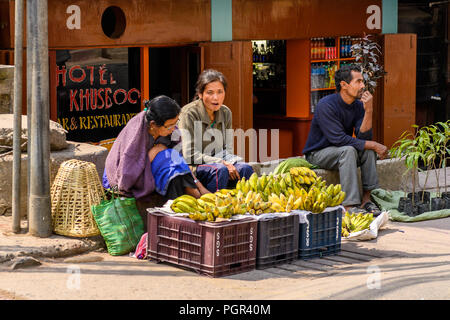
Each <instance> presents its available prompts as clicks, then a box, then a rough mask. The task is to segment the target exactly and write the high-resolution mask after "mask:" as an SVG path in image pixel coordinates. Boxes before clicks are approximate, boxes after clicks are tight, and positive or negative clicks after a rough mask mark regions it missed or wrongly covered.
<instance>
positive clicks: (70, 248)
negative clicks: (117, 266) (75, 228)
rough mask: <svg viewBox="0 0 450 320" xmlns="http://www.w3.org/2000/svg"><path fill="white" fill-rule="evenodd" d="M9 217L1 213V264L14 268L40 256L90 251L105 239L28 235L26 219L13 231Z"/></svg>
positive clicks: (101, 246) (59, 255)
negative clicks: (19, 229) (18, 230)
mask: <svg viewBox="0 0 450 320" xmlns="http://www.w3.org/2000/svg"><path fill="white" fill-rule="evenodd" d="M11 226H12V217H11V216H0V264H6V265H11V267H13V266H14V264H15V263H19V264H16V266H15V267H18V266H19V265H21V264H23V265H24V266H27V264H33V261H35V260H34V259H36V260H39V258H61V257H69V256H73V255H78V254H82V253H86V252H90V251H96V250H99V251H102V250H104V248H106V246H105V242H104V240H103V238H102V236H100V235H99V236H96V237H89V238H75V237H65V236H59V235H55V234H53V235H52V236H50V237H48V238H39V237H34V236H31V235H30V234H28V233H27V232H26V230H27V221H22V224H21V228H22V232H21V233H18V234H15V233H13V232H12V229H11Z"/></svg>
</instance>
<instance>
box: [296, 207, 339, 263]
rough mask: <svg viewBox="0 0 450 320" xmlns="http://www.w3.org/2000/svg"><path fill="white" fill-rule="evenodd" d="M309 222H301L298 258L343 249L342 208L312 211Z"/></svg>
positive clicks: (307, 257)
mask: <svg viewBox="0 0 450 320" xmlns="http://www.w3.org/2000/svg"><path fill="white" fill-rule="evenodd" d="M307 219H308V223H302V224H300V228H299V244H298V248H299V249H298V258H299V259H302V260H307V259H311V258H317V257H323V256H329V255H334V254H337V253H339V252H340V251H341V229H342V210H341V209H336V210H333V211H330V212H324V213H318V214H314V213H310V214H308V215H307Z"/></svg>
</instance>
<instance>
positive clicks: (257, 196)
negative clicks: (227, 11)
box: [242, 190, 273, 215]
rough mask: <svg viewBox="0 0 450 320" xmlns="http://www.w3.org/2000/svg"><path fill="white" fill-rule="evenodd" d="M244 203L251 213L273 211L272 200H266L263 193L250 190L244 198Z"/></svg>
mask: <svg viewBox="0 0 450 320" xmlns="http://www.w3.org/2000/svg"><path fill="white" fill-rule="evenodd" d="M242 200H243V203H244V205H245V206H246V210H247V212H248V213H250V214H256V215H258V214H262V213H269V212H273V211H272V210H271V209H270V205H271V203H270V202H267V201H264V200H263V199H262V196H261V193H258V192H254V191H252V190H250V191H249V192H248V193H247V194H246V195H245V196H243V198H242Z"/></svg>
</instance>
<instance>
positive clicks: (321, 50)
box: [320, 38, 325, 60]
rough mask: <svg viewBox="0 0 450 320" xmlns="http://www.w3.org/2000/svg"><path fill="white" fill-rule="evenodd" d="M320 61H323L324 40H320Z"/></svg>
mask: <svg viewBox="0 0 450 320" xmlns="http://www.w3.org/2000/svg"><path fill="white" fill-rule="evenodd" d="M320 59H322V60H323V59H325V38H321V42H320Z"/></svg>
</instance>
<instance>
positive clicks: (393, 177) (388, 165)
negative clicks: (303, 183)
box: [249, 158, 419, 191]
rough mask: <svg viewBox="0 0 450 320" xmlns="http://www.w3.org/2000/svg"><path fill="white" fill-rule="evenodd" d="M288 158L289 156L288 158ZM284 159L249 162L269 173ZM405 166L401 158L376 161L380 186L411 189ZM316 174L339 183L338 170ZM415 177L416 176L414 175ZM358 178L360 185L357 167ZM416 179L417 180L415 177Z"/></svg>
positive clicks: (392, 188)
mask: <svg viewBox="0 0 450 320" xmlns="http://www.w3.org/2000/svg"><path fill="white" fill-rule="evenodd" d="M288 159H290V158H288ZM284 160H286V159H279V160H272V161H268V162H263V163H258V162H251V163H249V164H250V165H251V166H252V168H253V170H254V171H255V172H256V173H257V174H258V175H262V174H264V173H265V174H269V173H270V172H272V171H273V170H274V169H275V168H276V167H277V166H278V164H280V163H281V162H283V161H284ZM406 170H407V168H406V166H405V163H404V160H403V159H387V160H378V161H377V172H378V180H379V185H380V188H382V189H386V190H405V189H406V191H410V190H412V183H411V180H412V179H411V175H410V174H409V175H405V172H406ZM314 171H315V172H316V173H317V175H319V176H321V177H322V178H323V179H324V180H326V181H327V183H328V184H338V183H340V179H339V172H338V171H330V170H324V169H314ZM416 178H417V176H416ZM358 179H359V184H360V185H361V171H360V169H358ZM416 181H419V179H418V178H417V179H416Z"/></svg>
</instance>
